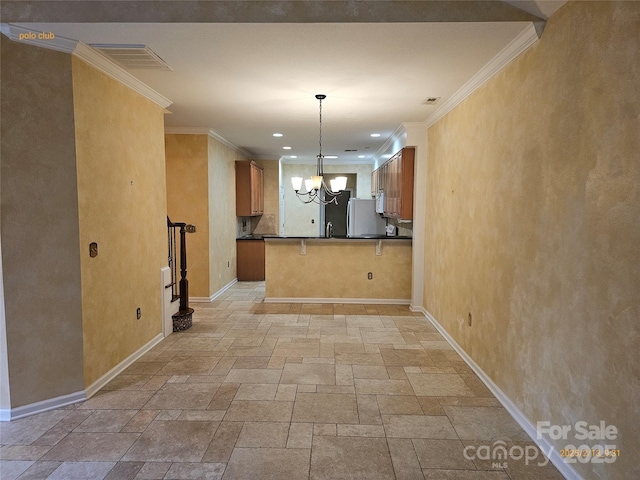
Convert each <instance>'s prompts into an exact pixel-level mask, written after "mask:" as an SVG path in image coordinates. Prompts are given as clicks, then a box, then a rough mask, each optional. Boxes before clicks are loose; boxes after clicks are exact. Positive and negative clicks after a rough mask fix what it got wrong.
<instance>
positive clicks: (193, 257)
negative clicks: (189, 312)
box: [165, 135, 210, 298]
mask: <svg viewBox="0 0 640 480" xmlns="http://www.w3.org/2000/svg"><path fill="white" fill-rule="evenodd" d="M208 138H209V136H208V135H165V155H166V165H167V171H166V175H167V212H168V214H169V218H171V220H172V221H174V222H185V223H190V224H192V225H195V226H196V232H195V233H189V234H187V236H186V242H187V279H188V280H189V296H190V297H207V298H208V297H209V295H210V293H209V186H208V180H209V176H208V169H209V156H208V155H209V152H208ZM178 254H179V252H178Z"/></svg>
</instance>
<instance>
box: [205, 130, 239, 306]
mask: <svg viewBox="0 0 640 480" xmlns="http://www.w3.org/2000/svg"><path fill="white" fill-rule="evenodd" d="M208 141H209V144H208V145H209V146H208V148H209V192H210V194H209V295H213V294H215V293H216V292H218V291H219V290H220V289H221V288H223V287H224V286H225V285H227V284H229V283H230V282H232V281H233V280H234V279H235V278H236V229H237V221H236V180H235V178H236V176H235V175H236V171H235V161H236V160H243V158H242V157H241V156H239V155H238V154H237V153H236V152H235V151H234V150H233V149H232V148H230V147H228V146H226V145H224V144H222V143H221V142H219V141H218V140H216V139H215V138H213V137H209V140H208Z"/></svg>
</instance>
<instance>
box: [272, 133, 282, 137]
mask: <svg viewBox="0 0 640 480" xmlns="http://www.w3.org/2000/svg"><path fill="white" fill-rule="evenodd" d="M273 136H274V137H283V136H284V135H282V134H281V133H274V134H273Z"/></svg>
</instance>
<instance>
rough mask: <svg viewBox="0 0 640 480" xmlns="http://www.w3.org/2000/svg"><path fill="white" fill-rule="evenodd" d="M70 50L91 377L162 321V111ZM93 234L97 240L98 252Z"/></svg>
mask: <svg viewBox="0 0 640 480" xmlns="http://www.w3.org/2000/svg"><path fill="white" fill-rule="evenodd" d="M72 60H73V61H72V65H73V86H74V89H73V91H74V98H73V100H74V110H75V120H76V158H77V171H78V199H79V205H80V208H79V218H80V247H81V248H80V254H81V255H80V259H81V268H82V318H83V334H84V367H85V370H84V378H85V385H86V386H90V385H91V384H92V383H93V382H95V381H96V380H97V379H99V378H100V377H101V376H102V375H104V374H105V373H107V372H108V371H109V370H110V369H111V368H113V367H114V366H116V365H117V364H118V363H120V362H121V361H122V360H124V359H125V358H126V357H127V356H129V355H131V354H132V353H134V352H135V351H136V350H138V349H139V348H141V347H142V346H144V345H145V344H146V343H147V342H149V341H150V340H151V339H152V338H153V337H155V336H156V335H158V334H159V333H160V332H161V330H162V328H161V327H162V325H161V324H162V311H161V309H162V304H161V291H160V285H159V284H160V280H159V279H160V268H162V267H163V266H165V265H167V228H166V221H167V220H166V215H167V207H166V180H165V160H164V118H163V110H162V108H161V107H159V106H158V105H156V104H154V103H152V102H151V101H149V100H147V99H145V98H144V97H142V96H141V95H139V94H137V93H135V92H133V91H132V90H130V89H129V88H127V87H125V86H124V85H122V84H120V83H118V82H116V81H115V80H112V79H111V78H109V77H107V76H106V75H104V74H102V73H100V72H98V71H97V70H94V69H93V68H91V67H90V66H88V65H87V64H85V63H84V62H82V61H81V60H79V59H77V58H75V57H74V58H73V59H72ZM90 242H97V243H98V248H99V254H98V256H97V257H95V258H90V257H89V243H90ZM138 307H139V308H141V309H142V318H141V319H140V320H136V309H137V308H138Z"/></svg>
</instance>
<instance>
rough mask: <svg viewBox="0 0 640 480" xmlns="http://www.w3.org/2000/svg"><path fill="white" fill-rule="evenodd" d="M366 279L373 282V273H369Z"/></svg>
mask: <svg viewBox="0 0 640 480" xmlns="http://www.w3.org/2000/svg"><path fill="white" fill-rule="evenodd" d="M367 278H368V279H369V280H373V272H369V273H367Z"/></svg>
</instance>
